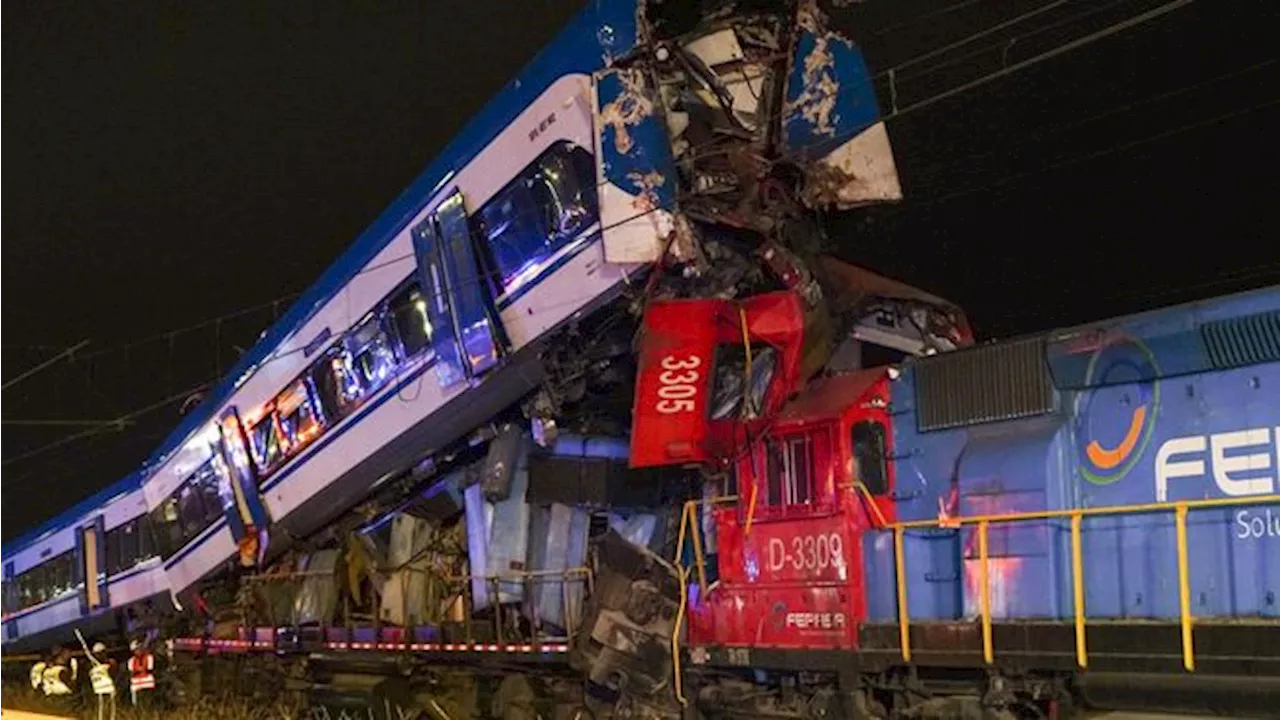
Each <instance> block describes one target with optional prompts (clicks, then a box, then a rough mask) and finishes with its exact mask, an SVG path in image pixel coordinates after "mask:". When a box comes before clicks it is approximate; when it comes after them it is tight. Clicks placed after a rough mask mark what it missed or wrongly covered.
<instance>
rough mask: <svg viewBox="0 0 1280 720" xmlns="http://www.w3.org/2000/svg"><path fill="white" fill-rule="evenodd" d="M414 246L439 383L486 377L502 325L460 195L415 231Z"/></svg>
mask: <svg viewBox="0 0 1280 720" xmlns="http://www.w3.org/2000/svg"><path fill="white" fill-rule="evenodd" d="M413 242H414V247H415V249H416V250H417V253H418V258H419V261H418V267H419V269H420V272H421V275H422V288H423V292H424V295H426V297H427V319H428V321H429V322H430V324H431V327H432V332H431V345H432V349H433V350H434V352H435V357H436V363H437V373H438V375H437V376H438V377H439V379H440V384H441V385H442V386H445V387H448V386H450V385H453V384H454V383H456V382H459V381H461V380H463V379H467V378H473V377H477V376H479V375H482V374H483V373H485V372H486V371H487V370H489V369H490V368H492V367H493V366H494V365H496V364H497V362H498V356H499V353H500V351H501V347H502V344H503V341H502V337H501V336H502V327H501V325H500V324H499V323H498V322H497V313H496V311H495V309H494V305H493V298H492V297H491V296H490V295H489V289H488V284H487V283H486V282H485V278H484V277H483V275H482V274H481V270H480V266H479V263H478V258H477V256H476V252H475V246H474V245H473V244H472V241H471V228H470V225H469V223H468V221H467V212H466V207H465V205H464V204H463V201H462V195H461V193H454V194H453V196H451V197H450V198H449V199H447V200H445V201H444V202H443V203H441V204H440V206H439V207H438V208H436V211H435V212H434V213H432V215H431V216H430V217H428V218H427V219H426V220H424V221H423V222H421V223H419V224H418V225H417V226H416V227H415V228H414V229H413Z"/></svg>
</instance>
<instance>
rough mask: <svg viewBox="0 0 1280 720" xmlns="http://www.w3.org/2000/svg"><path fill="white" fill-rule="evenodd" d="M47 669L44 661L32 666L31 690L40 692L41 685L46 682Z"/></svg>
mask: <svg viewBox="0 0 1280 720" xmlns="http://www.w3.org/2000/svg"><path fill="white" fill-rule="evenodd" d="M45 667H46V663H45V661H43V660H41V661H40V662H38V663H36V664H35V665H32V666H31V689H32V690H39V689H40V683H42V682H44V669H45Z"/></svg>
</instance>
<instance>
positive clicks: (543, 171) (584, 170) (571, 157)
mask: <svg viewBox="0 0 1280 720" xmlns="http://www.w3.org/2000/svg"><path fill="white" fill-rule="evenodd" d="M594 173H595V162H594V160H593V159H592V158H591V154H590V153H588V152H587V151H586V150H583V149H582V148H579V147H576V146H572V145H569V144H568V143H562V144H559V145H557V146H556V147H554V148H552V151H551V152H547V153H545V154H543V156H542V157H541V158H540V159H539V160H538V171H537V173H536V174H534V175H533V177H532V178H531V179H530V190H531V191H532V193H533V196H534V199H535V201H536V202H537V204H538V206H539V207H540V208H541V210H542V219H543V227H544V228H545V229H546V231H547V233H548V235H555V236H559V237H560V238H561V239H562V240H570V239H572V238H575V237H577V236H578V234H579V233H581V232H582V231H583V230H586V229H587V227H588V226H590V225H591V224H592V223H594V222H595V215H596V188H595V183H593V182H591V180H592V179H593V177H594Z"/></svg>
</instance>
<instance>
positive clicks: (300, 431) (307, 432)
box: [276, 377, 322, 452]
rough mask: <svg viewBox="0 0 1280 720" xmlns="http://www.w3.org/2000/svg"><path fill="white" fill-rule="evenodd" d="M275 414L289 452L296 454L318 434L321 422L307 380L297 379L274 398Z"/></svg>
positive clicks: (304, 378) (309, 382)
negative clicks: (278, 418) (278, 419)
mask: <svg viewBox="0 0 1280 720" xmlns="http://www.w3.org/2000/svg"><path fill="white" fill-rule="evenodd" d="M276 413H278V414H279V417H280V430H281V431H282V432H284V437H285V440H286V444H287V445H288V447H289V451H290V452H297V451H298V449H299V448H301V447H302V446H304V445H306V444H307V443H309V442H311V440H312V439H314V438H315V437H316V436H317V435H319V434H320V430H321V422H322V420H321V415H320V413H319V412H317V410H316V403H315V400H314V398H313V397H312V392H311V381H310V379H309V378H306V377H303V378H301V379H299V380H298V381H297V382H295V383H294V384H293V385H291V386H290V387H289V388H288V389H287V390H285V391H284V392H283V393H281V394H280V396H279V397H277V398H276Z"/></svg>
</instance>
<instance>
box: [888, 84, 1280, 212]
mask: <svg viewBox="0 0 1280 720" xmlns="http://www.w3.org/2000/svg"><path fill="white" fill-rule="evenodd" d="M1276 105H1280V100H1270V101H1268V102H1264V103H1259V104H1257V105H1252V106H1250V107H1247V108H1241V109H1239V110H1233V111H1231V112H1228V113H1223V114H1221V115H1215V116H1214V117H1211V118H1207V119H1205V120H1199V121H1197V122H1193V123H1188V124H1186V125H1181V126H1179V127H1176V128H1170V129H1167V130H1162V131H1160V132H1158V133H1155V134H1154V135H1148V136H1147V137H1143V138H1139V139H1137V140H1130V141H1129V142H1125V143H1120V144H1118V145H1113V146H1111V147H1108V148H1103V149H1101V150H1096V151H1094V152H1089V153H1084V154H1082V155H1074V156H1071V157H1068V158H1066V159H1064V160H1060V161H1058V162H1055V163H1050V164H1049V165H1046V166H1045V167H1042V168H1039V169H1036V170H1029V171H1027V172H1022V173H1017V174H1015V175H1008V176H1006V177H1003V178H1000V179H999V180H996V181H995V182H990V183H986V184H984V185H977V186H974V187H967V188H964V189H962V190H957V191H955V192H952V193H947V194H945V195H940V196H938V197H937V198H934V199H931V200H929V201H927V202H924V203H920V204H916V205H913V207H916V208H919V207H927V206H929V205H936V204H938V203H941V202H945V201H947V200H952V199H955V198H958V197H963V196H965V195H971V194H973V193H975V192H980V191H982V190H990V189H992V188H996V187H1000V186H1002V185H1007V184H1009V183H1011V182H1014V181H1017V180H1023V179H1025V178H1028V177H1034V176H1036V175H1040V174H1043V173H1046V172H1049V171H1051V170H1058V169H1060V168H1064V167H1068V166H1070V165H1076V164H1079V163H1082V162H1087V161H1089V160H1096V159H1098V158H1100V157H1105V156H1107V155H1112V154H1115V153H1118V152H1124V151H1125V150H1132V149H1133V148H1136V147H1140V146H1142V145H1147V144H1150V143H1153V142H1158V141H1160V140H1164V139H1166V138H1170V137H1173V136H1175V135H1181V134H1182V133H1186V132H1191V131H1192V130H1198V129H1200V128H1203V127H1208V126H1210V125H1217V124H1218V123H1222V122H1226V121H1227V120H1232V119H1234V118H1237V117H1241V116H1243V115H1247V114H1249V113H1251V112H1256V111H1258V110H1262V109H1265V108H1269V107H1274V106H1276Z"/></svg>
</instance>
